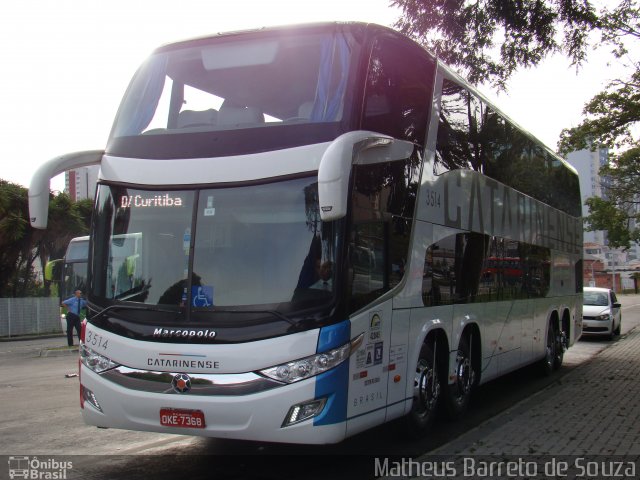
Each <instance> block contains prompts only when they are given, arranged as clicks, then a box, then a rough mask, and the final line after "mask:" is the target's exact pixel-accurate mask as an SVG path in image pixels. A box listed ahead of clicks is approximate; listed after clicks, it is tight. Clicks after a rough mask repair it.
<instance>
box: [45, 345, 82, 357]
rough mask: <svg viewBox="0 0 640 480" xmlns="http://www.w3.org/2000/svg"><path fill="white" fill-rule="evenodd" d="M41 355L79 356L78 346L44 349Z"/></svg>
mask: <svg viewBox="0 0 640 480" xmlns="http://www.w3.org/2000/svg"><path fill="white" fill-rule="evenodd" d="M40 356H41V357H68V356H78V346H77V345H76V346H74V348H67V349H62V350H53V349H46V348H45V349H43V350H40Z"/></svg>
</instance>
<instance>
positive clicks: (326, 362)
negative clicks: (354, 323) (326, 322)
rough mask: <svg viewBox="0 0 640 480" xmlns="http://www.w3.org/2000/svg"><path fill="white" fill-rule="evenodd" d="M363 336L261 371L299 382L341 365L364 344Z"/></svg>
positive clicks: (274, 377)
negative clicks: (331, 348) (325, 350)
mask: <svg viewBox="0 0 640 480" xmlns="http://www.w3.org/2000/svg"><path fill="white" fill-rule="evenodd" d="M363 338H364V334H363V333H361V334H360V335H358V336H357V337H356V338H355V339H354V340H351V341H350V342H347V343H345V344H344V345H341V346H340V347H338V348H334V349H333V350H329V351H328V352H323V353H318V354H317V355H311V356H310V357H305V358H301V359H300V360H294V361H292V362H287V363H284V364H282V365H276V366H275V367H270V368H267V369H265V370H261V371H260V373H261V374H262V375H265V376H267V377H269V378H273V379H274V380H278V381H279V382H284V383H294V382H299V381H300V380H304V379H305V378H310V377H313V376H315V375H319V374H321V373H322V372H326V371H327V370H331V369H332V368H334V367H336V366H338V365H340V364H341V363H342V362H344V361H345V360H346V359H347V358H349V356H350V355H351V353H352V352H354V351H355V350H357V349H358V347H359V346H360V345H361V344H362V340H363Z"/></svg>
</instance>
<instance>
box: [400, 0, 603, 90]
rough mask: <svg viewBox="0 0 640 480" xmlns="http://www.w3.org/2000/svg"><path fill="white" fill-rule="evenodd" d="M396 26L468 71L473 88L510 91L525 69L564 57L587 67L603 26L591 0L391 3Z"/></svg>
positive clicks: (414, 0) (420, 0) (412, 0)
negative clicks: (397, 13)
mask: <svg viewBox="0 0 640 480" xmlns="http://www.w3.org/2000/svg"><path fill="white" fill-rule="evenodd" d="M391 5H394V6H397V7H399V8H400V9H401V10H402V18H400V19H399V20H398V21H397V23H396V27H397V28H398V29H399V30H400V31H401V32H403V33H405V34H407V35H409V36H411V37H413V38H415V39H416V40H418V41H420V42H421V43H423V44H424V45H425V46H426V47H427V48H429V49H430V50H431V51H432V52H433V53H434V54H436V55H437V56H438V57H439V58H441V59H442V60H443V61H444V62H445V63H447V64H448V65H451V66H453V67H457V68H458V69H460V70H462V73H463V74H464V75H465V76H466V77H467V78H468V79H469V81H471V82H472V83H482V82H485V81H490V82H493V83H494V84H495V85H496V86H498V87H500V88H504V87H505V84H506V81H507V79H508V78H509V77H510V76H511V75H512V74H513V73H514V72H515V71H516V70H517V69H518V68H519V67H532V66H535V65H537V64H538V63H540V61H541V60H542V59H543V58H544V57H546V56H547V55H549V54H552V53H556V52H562V53H564V54H566V55H567V56H568V57H569V58H570V59H571V61H572V62H573V63H574V64H576V65H579V64H581V63H582V62H583V61H584V60H585V58H586V56H587V52H588V47H589V44H588V41H587V40H588V36H589V33H590V32H591V31H592V29H593V28H595V27H597V26H598V25H599V23H598V22H599V20H598V16H597V15H596V13H595V9H594V8H593V6H592V5H591V3H590V2H589V1H587V0H562V1H559V0H556V1H553V0H546V1H545V0H476V1H466V0H445V1H433V0H391Z"/></svg>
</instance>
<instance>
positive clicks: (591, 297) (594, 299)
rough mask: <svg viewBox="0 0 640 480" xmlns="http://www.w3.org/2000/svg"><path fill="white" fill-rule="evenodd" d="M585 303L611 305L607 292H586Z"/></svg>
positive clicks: (601, 305) (598, 305) (600, 305)
mask: <svg viewBox="0 0 640 480" xmlns="http://www.w3.org/2000/svg"><path fill="white" fill-rule="evenodd" d="M583 304H584V305H593V306H597V307H606V306H608V305H609V299H608V297H607V293H606V292H584V301H583Z"/></svg>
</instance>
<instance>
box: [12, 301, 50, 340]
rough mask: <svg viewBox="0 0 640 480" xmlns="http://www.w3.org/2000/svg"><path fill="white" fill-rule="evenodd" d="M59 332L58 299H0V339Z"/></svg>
mask: <svg viewBox="0 0 640 480" xmlns="http://www.w3.org/2000/svg"><path fill="white" fill-rule="evenodd" d="M61 332H62V326H61V325H60V300H59V299H58V298H53V297H33V298H0V337H17V336H19V335H33V334H36V335H37V334H42V333H61Z"/></svg>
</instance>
